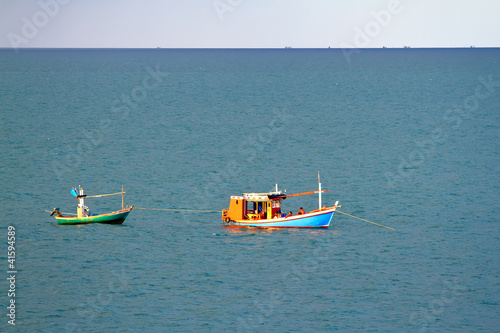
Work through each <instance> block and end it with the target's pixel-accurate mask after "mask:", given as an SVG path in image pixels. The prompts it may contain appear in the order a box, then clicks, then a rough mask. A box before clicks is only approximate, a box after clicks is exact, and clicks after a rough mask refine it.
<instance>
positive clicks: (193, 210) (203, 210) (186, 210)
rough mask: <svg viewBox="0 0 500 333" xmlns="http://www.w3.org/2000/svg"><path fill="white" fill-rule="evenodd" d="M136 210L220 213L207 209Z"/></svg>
mask: <svg viewBox="0 0 500 333" xmlns="http://www.w3.org/2000/svg"><path fill="white" fill-rule="evenodd" d="M134 209H142V210H167V211H174V212H204V213H220V212H221V211H220V210H207V209H176V208H142V207H134Z"/></svg>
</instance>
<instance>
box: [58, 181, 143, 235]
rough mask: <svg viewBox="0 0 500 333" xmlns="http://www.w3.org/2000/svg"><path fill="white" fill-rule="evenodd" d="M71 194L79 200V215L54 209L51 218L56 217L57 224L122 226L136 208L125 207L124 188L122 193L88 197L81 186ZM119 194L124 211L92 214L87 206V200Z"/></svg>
mask: <svg viewBox="0 0 500 333" xmlns="http://www.w3.org/2000/svg"><path fill="white" fill-rule="evenodd" d="M71 193H72V194H73V196H75V197H76V198H77V199H78V207H77V213H76V214H70V213H61V212H60V211H59V208H54V210H53V211H52V213H51V214H50V215H51V216H54V215H55V216H54V217H55V218H56V220H57V224H65V225H70V224H87V223H106V224H122V223H123V222H124V221H125V219H126V218H127V216H128V214H129V213H130V212H131V211H132V209H134V206H127V207H124V206H123V194H125V192H124V191H123V186H122V191H121V192H117V193H111V194H99V195H89V196H88V195H85V194H84V193H83V188H82V187H81V186H79V189H78V190H77V189H76V188H73V190H72V191H71ZM117 194H121V195H122V209H120V210H118V211H115V212H111V213H107V214H93V213H91V212H90V210H89V208H88V207H87V206H85V199H86V198H100V197H104V196H109V195H117Z"/></svg>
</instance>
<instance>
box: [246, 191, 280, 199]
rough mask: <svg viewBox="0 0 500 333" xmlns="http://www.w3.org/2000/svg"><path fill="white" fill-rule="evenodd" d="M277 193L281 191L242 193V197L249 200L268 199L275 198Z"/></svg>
mask: <svg viewBox="0 0 500 333" xmlns="http://www.w3.org/2000/svg"><path fill="white" fill-rule="evenodd" d="M279 195H281V191H280V192H268V193H243V197H242V198H244V199H246V200H251V201H269V200H276V199H277V198H278V196H279Z"/></svg>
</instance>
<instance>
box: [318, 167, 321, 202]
mask: <svg viewBox="0 0 500 333" xmlns="http://www.w3.org/2000/svg"><path fill="white" fill-rule="evenodd" d="M318 187H319V189H318V201H319V208H318V209H321V180H320V178H319V171H318Z"/></svg>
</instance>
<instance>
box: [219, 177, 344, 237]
mask: <svg viewBox="0 0 500 333" xmlns="http://www.w3.org/2000/svg"><path fill="white" fill-rule="evenodd" d="M318 183H319V189H318V191H312V192H304V193H297V194H290V195H287V194H285V193H284V192H283V191H279V190H278V185H277V184H276V187H275V189H274V191H271V192H269V193H243V194H242V195H241V196H231V201H230V203H229V209H224V210H223V211H222V220H223V221H224V223H225V224H226V225H227V226H235V227H258V228H328V227H329V226H330V222H331V221H332V217H333V214H334V213H335V210H336V209H337V207H340V206H339V205H338V203H339V202H338V201H337V202H335V205H334V206H333V207H325V206H322V205H321V193H322V192H326V191H328V190H321V182H319V175H318ZM314 193H318V195H319V208H318V209H317V210H313V211H311V212H309V213H306V212H304V211H303V209H302V208H301V211H300V212H299V213H298V214H297V215H293V214H291V212H289V213H288V214H286V213H285V212H283V211H282V205H281V204H282V202H283V200H284V199H286V198H289V197H295V196H299V195H306V194H314Z"/></svg>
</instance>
